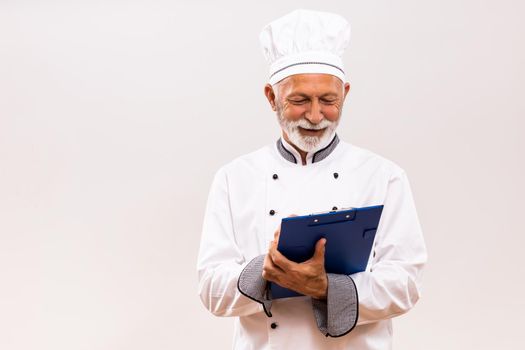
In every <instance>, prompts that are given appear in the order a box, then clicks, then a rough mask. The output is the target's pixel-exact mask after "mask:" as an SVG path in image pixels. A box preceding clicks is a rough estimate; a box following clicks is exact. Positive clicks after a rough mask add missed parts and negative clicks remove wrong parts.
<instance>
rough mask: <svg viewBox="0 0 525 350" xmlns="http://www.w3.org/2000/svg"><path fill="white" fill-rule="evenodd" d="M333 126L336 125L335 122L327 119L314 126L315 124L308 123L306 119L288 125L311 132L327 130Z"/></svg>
mask: <svg viewBox="0 0 525 350" xmlns="http://www.w3.org/2000/svg"><path fill="white" fill-rule="evenodd" d="M333 124H334V122H332V121H330V120H327V119H323V120H321V122H320V123H319V124H313V123H311V122H310V121H308V120H307V119H304V118H301V119H299V120H295V121H290V122H288V125H289V126H291V127H301V128H303V129H309V130H321V129H326V128H328V127H330V126H332V125H333Z"/></svg>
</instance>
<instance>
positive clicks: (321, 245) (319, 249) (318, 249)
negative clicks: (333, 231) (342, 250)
mask: <svg viewBox="0 0 525 350" xmlns="http://www.w3.org/2000/svg"><path fill="white" fill-rule="evenodd" d="M325 250H326V238H321V239H320V240H318V241H317V243H316V244H315V252H314V256H313V257H312V260H315V261H317V262H322V263H324V254H325Z"/></svg>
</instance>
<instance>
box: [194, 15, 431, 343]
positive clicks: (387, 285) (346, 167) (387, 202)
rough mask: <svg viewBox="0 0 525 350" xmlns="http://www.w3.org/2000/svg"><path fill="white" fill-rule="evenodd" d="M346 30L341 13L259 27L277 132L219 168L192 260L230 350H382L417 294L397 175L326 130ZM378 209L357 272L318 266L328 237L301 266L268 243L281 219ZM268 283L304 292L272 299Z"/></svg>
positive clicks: (412, 241) (345, 88)
mask: <svg viewBox="0 0 525 350" xmlns="http://www.w3.org/2000/svg"><path fill="white" fill-rule="evenodd" d="M349 37H350V26H349V24H348V22H347V21H346V20H345V19H344V18H342V17H341V16H338V15H335V14H330V13H324V12H315V11H306V10H297V11H294V12H292V13H290V14H288V15H286V16H284V17H282V18H279V19H277V20H276V21H274V22H272V23H270V24H269V25H267V26H266V27H265V28H264V29H263V31H262V33H261V38H260V39H261V44H262V47H263V51H264V53H265V56H266V58H267V60H268V61H269V63H270V79H269V83H268V84H267V85H266V86H265V88H264V92H265V95H266V98H267V99H268V102H269V104H270V106H271V108H272V109H273V110H274V111H275V113H276V114H277V117H278V121H279V124H280V126H281V129H282V135H281V137H280V138H279V139H278V140H277V142H275V143H272V144H271V145H268V146H267V147H264V148H262V149H260V150H258V151H255V152H253V153H250V154H247V155H244V156H241V157H239V158H237V159H235V160H233V161H232V162H230V163H228V164H226V165H225V166H223V167H222V168H220V169H219V170H218V172H217V173H216V175H215V178H214V180H213V184H212V186H211V190H210V194H209V198H208V203H207V207H206V214H205V218H204V224H203V232H202V240H201V246H200V250H199V257H198V266H197V270H198V275H199V294H200V297H201V300H202V302H203V303H204V305H205V306H206V308H207V309H208V310H209V311H211V312H212V313H213V314H214V315H217V316H236V317H237V318H236V321H235V329H234V334H235V336H234V348H235V349H288V348H293V347H295V348H298V349H332V348H337V349H360V350H364V349H388V348H391V346H392V323H391V318H392V317H394V316H397V315H400V314H403V313H405V312H407V311H408V310H409V309H411V308H412V307H413V306H414V304H415V303H416V302H417V300H418V299H419V296H420V284H421V282H420V279H421V270H422V267H423V265H424V264H425V262H426V249H425V244H424V241H423V237H422V233H421V229H420V225H419V221H418V218H417V213H416V209H415V206H414V202H413V199H412V194H411V191H410V186H409V183H408V179H407V176H406V174H405V172H404V171H403V170H402V169H401V168H400V167H399V166H397V165H396V164H395V163H393V162H391V161H389V160H386V159H385V158H382V157H380V156H378V155H376V154H374V153H372V152H370V151H367V150H365V149H362V148H359V147H356V146H354V145H351V144H349V143H346V142H343V141H341V140H340V139H339V137H338V136H337V134H336V133H335V130H336V128H337V125H338V123H339V120H340V118H341V112H342V106H343V102H344V100H345V98H346V96H347V94H348V92H349V90H350V85H349V83H348V82H347V79H346V77H345V74H344V68H343V64H342V59H341V57H342V54H343V51H344V49H345V48H346V46H347V45H348V43H349ZM380 204H382V205H384V208H383V212H382V216H381V220H380V223H379V226H378V229H377V233H376V238H375V241H374V245H373V253H372V254H371V256H370V259H369V262H368V265H367V267H366V270H365V271H363V272H359V273H355V274H352V275H349V276H347V275H338V274H332V273H327V272H326V271H325V268H324V246H325V244H326V241H325V239H321V240H319V241H318V242H317V245H316V247H315V253H314V255H313V256H312V258H311V259H309V260H307V261H305V262H303V263H295V262H292V261H290V260H288V259H286V258H285V257H284V256H283V255H281V254H280V253H279V251H278V250H277V248H276V247H277V242H278V239H279V231H280V221H281V219H282V218H283V217H287V216H289V215H292V214H308V213H313V212H320V211H327V210H337V208H344V207H363V206H371V205H380ZM268 282H276V283H278V284H279V285H281V286H283V287H286V288H288V289H291V290H294V291H296V292H299V293H301V294H303V295H304V296H300V297H292V298H284V299H277V300H272V297H271V293H270V292H269V288H268Z"/></svg>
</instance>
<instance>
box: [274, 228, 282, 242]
mask: <svg viewBox="0 0 525 350" xmlns="http://www.w3.org/2000/svg"><path fill="white" fill-rule="evenodd" d="M280 235H281V225H279V227H278V228H277V230H275V232H274V233H273V240H274V241H277V242H279V236H280Z"/></svg>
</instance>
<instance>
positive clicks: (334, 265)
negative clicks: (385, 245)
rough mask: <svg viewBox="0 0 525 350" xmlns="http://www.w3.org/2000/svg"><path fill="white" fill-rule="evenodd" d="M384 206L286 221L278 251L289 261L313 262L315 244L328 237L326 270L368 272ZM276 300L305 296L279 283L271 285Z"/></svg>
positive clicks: (347, 273)
mask: <svg viewBox="0 0 525 350" xmlns="http://www.w3.org/2000/svg"><path fill="white" fill-rule="evenodd" d="M382 211H383V206H382V205H376V206H371V207H363V208H351V209H344V210H339V211H330V212H326V213H321V214H311V215H305V216H294V217H288V218H284V219H282V222H281V234H280V236H279V244H278V245H277V249H278V250H279V251H280V252H281V253H282V254H283V255H284V256H286V257H287V258H288V259H290V260H292V261H295V262H298V263H300V262H303V261H306V260H308V259H310V258H311V257H312V256H313V254H314V250H315V244H316V243H317V241H318V240H319V239H321V238H326V247H325V269H326V272H329V273H337V274H345V275H351V274H353V273H356V272H361V271H364V270H365V269H366V265H367V263H368V259H369V257H370V252H371V250H372V245H373V243H374V239H375V235H376V230H377V227H378V225H379V219H380V218H381V213H382ZM270 293H271V298H272V299H279V298H288V297H294V296H301V294H299V293H296V292H294V291H292V290H289V289H286V288H283V287H281V286H280V285H278V284H277V283H270Z"/></svg>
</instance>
